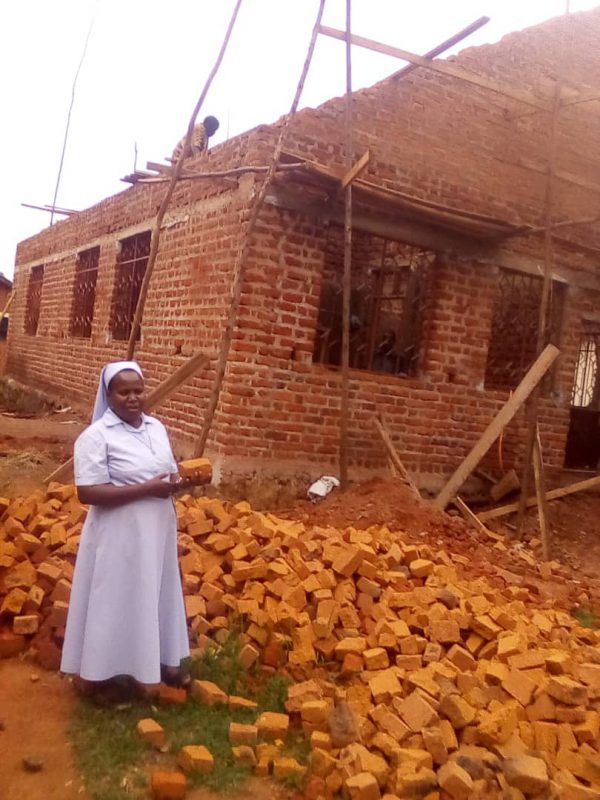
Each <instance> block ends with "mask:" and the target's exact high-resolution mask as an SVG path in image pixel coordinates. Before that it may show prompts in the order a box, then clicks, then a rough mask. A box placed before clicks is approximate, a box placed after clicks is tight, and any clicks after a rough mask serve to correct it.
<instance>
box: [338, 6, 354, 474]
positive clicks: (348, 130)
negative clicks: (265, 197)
mask: <svg viewBox="0 0 600 800" xmlns="http://www.w3.org/2000/svg"><path fill="white" fill-rule="evenodd" d="M351 36H352V0H346V104H345V114H344V129H345V130H344V132H345V137H344V141H345V146H344V149H345V156H346V173H348V172H349V171H350V169H351V168H352V162H353V160H354V157H353V152H352V40H351ZM351 296H352V181H349V182H348V183H347V184H346V187H345V189H344V275H343V281H342V303H343V305H342V384H341V397H340V483H341V484H342V488H345V487H346V486H347V485H348V427H349V415H350V411H349V407H348V406H349V396H350V301H351Z"/></svg>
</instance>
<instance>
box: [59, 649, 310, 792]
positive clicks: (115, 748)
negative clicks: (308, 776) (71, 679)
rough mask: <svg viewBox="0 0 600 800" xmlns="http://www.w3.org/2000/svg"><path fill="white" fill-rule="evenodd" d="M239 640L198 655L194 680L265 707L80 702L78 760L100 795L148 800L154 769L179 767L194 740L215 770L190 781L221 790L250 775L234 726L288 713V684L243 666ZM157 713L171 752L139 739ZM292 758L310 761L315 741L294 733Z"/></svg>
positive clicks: (192, 667) (74, 732)
mask: <svg viewBox="0 0 600 800" xmlns="http://www.w3.org/2000/svg"><path fill="white" fill-rule="evenodd" d="M239 649H240V648H239V642H238V640H237V637H231V638H230V639H229V640H228V641H227V642H226V643H225V644H224V645H223V647H221V648H219V649H216V648H215V649H214V650H208V651H207V652H206V653H204V655H203V656H202V657H201V658H196V659H190V660H188V662H187V663H186V665H185V667H186V668H187V670H188V671H189V673H190V675H191V676H192V677H193V678H198V679H201V680H210V681H213V682H214V683H216V684H218V685H219V686H220V687H221V688H222V689H223V690H224V691H226V692H227V693H228V694H240V695H243V696H244V697H251V698H253V699H254V700H256V702H257V703H258V712H253V711H247V710H238V711H231V710H230V709H229V708H228V707H226V706H221V707H213V708H209V707H207V706H204V705H201V704H200V703H198V702H196V701H195V700H192V699H188V701H187V702H186V703H185V704H182V705H175V706H153V705H150V704H149V703H138V704H136V705H133V706H131V707H126V708H122V709H121V710H117V709H100V708H96V707H95V706H93V705H92V704H91V703H89V702H87V701H83V700H82V701H80V702H79V704H78V706H77V710H76V713H75V717H74V719H73V723H72V726H71V731H70V733H71V739H72V742H73V747H74V754H75V759H76V762H77V765H78V767H79V769H80V771H81V773H82V774H83V776H84V779H85V783H86V787H87V790H88V793H89V795H90V797H91V798H92V800H141V798H142V797H143V798H145V797H147V784H148V774H149V771H150V769H151V768H152V767H159V766H162V767H167V768H173V767H175V766H176V760H177V754H178V753H179V750H180V749H181V748H182V747H184V746H185V745H188V744H199V745H205V746H206V747H207V748H208V749H209V750H210V751H211V753H212V754H213V757H214V759H215V769H214V771H213V772H212V773H211V774H209V775H206V774H202V773H188V774H187V779H188V784H189V785H190V786H199V785H203V786H206V787H207V788H209V789H212V790H215V791H220V792H231V791H232V790H235V789H236V787H238V786H239V785H240V784H241V783H242V782H243V781H244V780H245V779H246V777H247V776H248V775H249V770H248V768H247V767H246V766H242V765H240V764H237V763H236V762H235V760H234V758H233V753H232V751H231V745H230V743H229V735H228V734H229V723H230V722H243V723H252V722H254V721H255V719H256V716H257V714H260V713H261V712H262V711H278V712H284V711H285V701H286V698H287V690H288V682H287V680H286V679H285V678H283V677H282V676H279V675H272V676H270V677H269V678H268V679H267V680H266V681H264V683H260V682H258V688H257V689H256V690H255V691H251V690H250V686H251V685H254V686H257V681H258V676H255V675H250V674H248V672H247V671H245V670H243V669H242V667H241V666H240V664H239V660H238V654H239ZM146 717H152V718H153V719H155V720H156V721H157V722H158V723H159V724H160V725H162V726H163V728H164V729H165V732H166V737H167V742H168V746H169V752H167V753H158V752H156V751H153V750H151V749H150V748H148V747H147V746H146V745H145V744H144V743H143V742H141V741H140V739H139V738H138V736H137V733H136V726H137V723H138V722H139V720H140V719H144V718H146ZM288 744H289V746H288V747H286V755H290V756H293V757H294V758H296V759H297V760H298V761H299V762H300V763H306V761H307V758H308V752H309V744H308V742H307V741H306V740H305V739H304V737H303V736H302V734H301V732H300V731H290V735H289V738H288Z"/></svg>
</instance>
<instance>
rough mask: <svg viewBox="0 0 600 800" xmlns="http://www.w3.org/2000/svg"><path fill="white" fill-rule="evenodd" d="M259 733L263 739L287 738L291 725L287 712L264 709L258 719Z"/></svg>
mask: <svg viewBox="0 0 600 800" xmlns="http://www.w3.org/2000/svg"><path fill="white" fill-rule="evenodd" d="M256 727H257V728H258V735H259V736H260V737H261V738H262V739H267V740H269V741H273V740H274V739H285V737H286V736H287V732H288V729H289V727H290V718H289V716H288V715H287V714H277V713H275V712H273V711H264V712H263V713H262V714H261V715H260V717H259V718H258V719H257V720H256Z"/></svg>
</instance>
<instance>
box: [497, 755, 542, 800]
mask: <svg viewBox="0 0 600 800" xmlns="http://www.w3.org/2000/svg"><path fill="white" fill-rule="evenodd" d="M502 768H503V770H504V777H505V778H506V781H507V783H508V784H509V786H514V787H515V789H519V790H520V791H521V792H524V793H525V794H533V795H536V794H539V793H540V792H543V791H544V789H546V787H547V786H548V784H549V783H550V779H549V777H548V769H547V767H546V764H545V762H544V761H543V760H542V759H541V758H534V757H533V756H527V755H522V756H518V757H517V758H508V759H507V760H506V761H505V762H504V764H503V765H502Z"/></svg>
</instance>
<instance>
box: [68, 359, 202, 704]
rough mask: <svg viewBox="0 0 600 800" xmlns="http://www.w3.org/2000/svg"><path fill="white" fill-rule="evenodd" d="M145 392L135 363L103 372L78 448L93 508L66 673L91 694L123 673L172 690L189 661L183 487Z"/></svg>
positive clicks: (86, 499) (79, 473) (82, 494)
mask: <svg viewBox="0 0 600 800" xmlns="http://www.w3.org/2000/svg"><path fill="white" fill-rule="evenodd" d="M143 392H144V382H143V375H142V371H141V369H140V367H139V365H138V364H137V363H136V362H134V361H119V362H116V363H111V364H107V365H106V366H105V367H104V369H103V370H102V372H101V375H100V383H99V387H98V394H97V396H96V404H95V407H94V413H93V418H92V424H91V425H90V427H89V428H87V429H86V430H85V431H84V432H83V433H82V434H81V435H80V436H79V438H78V439H77V441H76V442H75V483H76V484H77V491H78V494H79V498H80V500H81V502H82V503H86V504H89V505H90V509H89V513H88V515H87V519H86V521H85V524H84V526H83V531H82V534H81V543H80V546H79V553H78V555H77V562H76V565H75V574H74V578H73V590H72V594H71V601H70V606H69V615H68V619H67V627H66V633H65V641H64V647H63V654H62V664H61V670H62V671H63V672H66V673H74V674H76V675H78V676H80V678H81V679H83V681H82V682H81V683H82V685H84V686H87V687H88V689H89V687H90V686H94V684H89V683H88V682H100V681H107V680H108V679H110V678H113V677H115V676H118V675H129V676H131V677H133V678H134V679H135V680H136V681H138V682H139V683H140V684H143V685H147V684H158V683H159V682H160V680H161V677H162V678H163V680H164V679H167V678H166V676H169V677H170V678H171V679H172V682H175V681H176V680H177V677H178V674H179V673H178V671H179V668H180V662H181V660H182V659H183V658H184V657H185V656H187V655H188V654H189V645H188V634H187V626H186V617H185V610H184V603H183V593H182V588H181V578H180V574H179V569H178V562H177V523H176V515H175V508H174V503H173V499H172V495H173V494H174V492H176V491H178V490H179V489H181V488H182V482H181V481H180V480H178V475H177V464H176V462H175V459H174V457H173V452H172V450H171V445H170V443H169V438H168V435H167V432H166V430H165V427H164V425H163V424H162V423H161V422H159V420H157V419H155V418H154V417H150V416H147V415H146V414H144V413H143V412H142V401H143ZM188 485H189V484H188ZM96 686H99V684H96ZM90 693H91V692H90Z"/></svg>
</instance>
